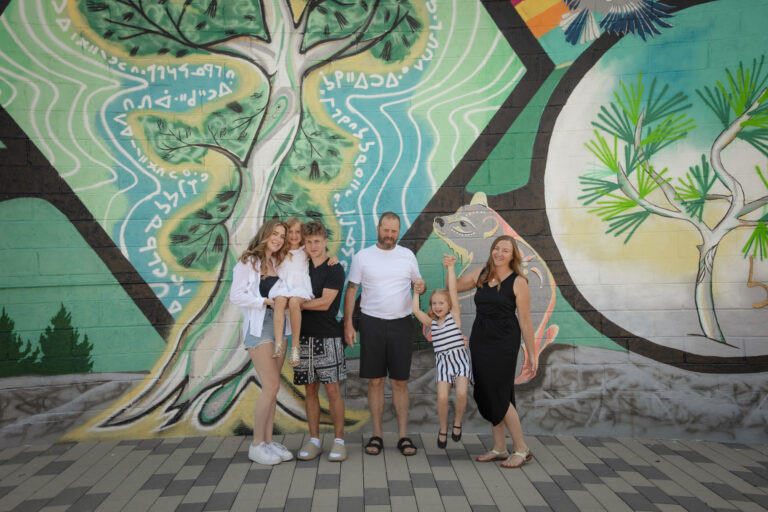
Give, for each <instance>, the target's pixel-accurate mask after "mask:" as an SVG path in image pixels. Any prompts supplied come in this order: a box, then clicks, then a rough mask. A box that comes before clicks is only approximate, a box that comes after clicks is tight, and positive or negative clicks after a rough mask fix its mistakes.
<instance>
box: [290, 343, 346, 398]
mask: <svg viewBox="0 0 768 512" xmlns="http://www.w3.org/2000/svg"><path fill="white" fill-rule="evenodd" d="M299 349H300V360H299V365H298V366H296V367H295V368H294V369H293V383H294V384H296V385H297V386H306V385H307V384H313V383H315V382H318V383H320V384H331V383H333V382H339V381H341V380H344V379H346V378H347V360H346V359H345V358H344V343H343V342H342V340H341V338H313V337H312V336H302V337H301V338H300V339H299Z"/></svg>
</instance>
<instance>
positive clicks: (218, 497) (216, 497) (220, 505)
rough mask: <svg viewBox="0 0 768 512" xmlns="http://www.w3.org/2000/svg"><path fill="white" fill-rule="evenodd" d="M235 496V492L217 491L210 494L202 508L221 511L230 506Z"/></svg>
mask: <svg viewBox="0 0 768 512" xmlns="http://www.w3.org/2000/svg"><path fill="white" fill-rule="evenodd" d="M236 498H237V493H236V492H219V493H213V494H211V497H210V498H208V502H207V503H206V504H205V508H204V509H203V510H207V511H214V510H215V511H222V510H229V509H230V508H232V504H233V503H234V502H235V499H236Z"/></svg>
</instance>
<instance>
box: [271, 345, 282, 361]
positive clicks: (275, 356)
mask: <svg viewBox="0 0 768 512" xmlns="http://www.w3.org/2000/svg"><path fill="white" fill-rule="evenodd" d="M284 350H285V345H284V344H282V343H277V342H275V351H274V352H272V359H278V358H280V357H283V353H284V352H283V351H284Z"/></svg>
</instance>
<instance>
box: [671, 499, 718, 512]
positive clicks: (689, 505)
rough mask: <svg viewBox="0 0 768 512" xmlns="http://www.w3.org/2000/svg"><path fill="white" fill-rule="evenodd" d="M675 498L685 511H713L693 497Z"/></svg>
mask: <svg viewBox="0 0 768 512" xmlns="http://www.w3.org/2000/svg"><path fill="white" fill-rule="evenodd" d="M673 498H674V499H675V501H677V502H678V503H679V504H680V505H682V506H683V508H685V510H689V511H690V512H710V511H711V510H712V509H711V508H710V507H709V505H707V504H706V503H704V502H703V501H701V500H700V499H699V498H696V497H693V496H673Z"/></svg>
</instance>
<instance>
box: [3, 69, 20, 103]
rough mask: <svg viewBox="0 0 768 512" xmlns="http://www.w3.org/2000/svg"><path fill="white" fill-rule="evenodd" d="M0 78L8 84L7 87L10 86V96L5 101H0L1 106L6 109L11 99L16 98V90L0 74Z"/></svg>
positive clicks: (11, 101)
mask: <svg viewBox="0 0 768 512" xmlns="http://www.w3.org/2000/svg"><path fill="white" fill-rule="evenodd" d="M0 80H2V81H3V83H5V84H8V87H10V88H11V97H10V98H9V99H8V101H6V102H5V103H2V102H0V105H2V106H3V108H5V109H7V108H8V106H9V105H10V104H11V103H13V100H14V99H16V96H17V94H18V90H17V89H16V86H14V85H13V84H12V83H11V82H9V81H8V80H6V79H5V78H4V77H3V76H2V75H0ZM0 94H2V91H0ZM0 99H2V98H0Z"/></svg>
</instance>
